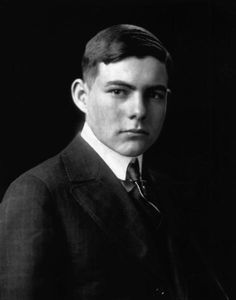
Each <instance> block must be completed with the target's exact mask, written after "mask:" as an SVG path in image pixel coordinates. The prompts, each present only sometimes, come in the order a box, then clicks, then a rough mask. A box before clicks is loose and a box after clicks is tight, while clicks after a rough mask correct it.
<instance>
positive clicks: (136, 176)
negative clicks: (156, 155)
mask: <svg viewBox="0 0 236 300" xmlns="http://www.w3.org/2000/svg"><path fill="white" fill-rule="evenodd" d="M140 177H141V176H140V171H139V162H138V159H137V158H135V159H134V160H131V162H130V163H129V165H128V167H127V171H126V179H128V180H132V181H139V180H140V179H141V178H140Z"/></svg>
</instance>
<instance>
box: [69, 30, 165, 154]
mask: <svg viewBox="0 0 236 300" xmlns="http://www.w3.org/2000/svg"><path fill="white" fill-rule="evenodd" d="M170 61H171V58H170V55H169V53H168V52H167V50H166V49H165V48H164V46H163V45H162V44H161V42H160V41H159V40H158V39H157V38H156V37H155V36H154V35H153V34H152V33H150V32H149V31H147V30H145V29H143V28H140V27H137V26H134V25H115V26H112V27H109V28H107V29H105V30H103V31H101V32H99V33H98V34H97V35H96V36H95V37H93V38H92V39H91V40H90V41H89V42H88V43H87V45H86V49H85V53H84V56H83V59H82V71H83V80H81V79H77V80H75V81H74V83H73V84H72V96H73V99H74V102H75V104H76V105H77V106H78V108H79V109H80V110H82V111H83V112H84V113H85V115H86V121H87V123H88V125H89V126H90V127H91V129H92V131H93V132H94V134H95V135H96V137H97V138H98V139H99V140H100V141H101V142H102V143H104V144H105V145H107V146H108V147H109V148H111V149H113V150H114V151H116V152H118V153H120V154H122V155H125V156H132V157H133V156H137V155H140V154H141V153H143V152H144V151H146V150H147V149H148V148H149V147H150V146H151V145H152V144H153V143H154V142H155V140H156V139H157V137H158V135H159V133H160V130H161V128H162V124H163V121H164V118H165V112H166V100H167V99H166V98H167V97H166V96H167V90H168V70H169V65H170Z"/></svg>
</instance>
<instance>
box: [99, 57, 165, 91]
mask: <svg viewBox="0 0 236 300" xmlns="http://www.w3.org/2000/svg"><path fill="white" fill-rule="evenodd" d="M118 80H119V81H124V82H127V83H130V84H134V85H141V86H143V85H156V84H162V85H167V80H168V75H167V70H166V66H165V64H164V63H162V62H160V61H159V60H158V59H156V58H155V57H152V56H146V57H144V58H137V57H128V58H126V59H123V60H121V61H118V62H114V63H109V64H105V63H99V65H98V74H97V77H96V79H95V83H97V84H102V85H104V84H106V83H107V82H110V81H118Z"/></svg>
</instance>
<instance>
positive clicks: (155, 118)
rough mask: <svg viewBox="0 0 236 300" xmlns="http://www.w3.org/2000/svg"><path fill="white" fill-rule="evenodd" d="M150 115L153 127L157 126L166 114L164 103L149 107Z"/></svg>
mask: <svg viewBox="0 0 236 300" xmlns="http://www.w3.org/2000/svg"><path fill="white" fill-rule="evenodd" d="M150 115H151V120H152V124H153V126H154V127H155V128H158V127H159V126H160V125H162V123H163V121H164V119H165V115H166V105H164V104H163V105H158V106H156V105H155V106H153V107H150Z"/></svg>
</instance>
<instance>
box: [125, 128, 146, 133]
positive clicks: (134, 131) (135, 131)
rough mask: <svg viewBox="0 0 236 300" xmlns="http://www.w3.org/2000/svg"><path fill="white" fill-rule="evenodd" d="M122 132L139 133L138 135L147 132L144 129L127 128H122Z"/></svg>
mask: <svg viewBox="0 0 236 300" xmlns="http://www.w3.org/2000/svg"><path fill="white" fill-rule="evenodd" d="M122 132H125V133H133V134H140V135H144V134H145V135H148V132H147V131H146V130H144V129H136V128H134V129H128V130H124V131H122Z"/></svg>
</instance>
